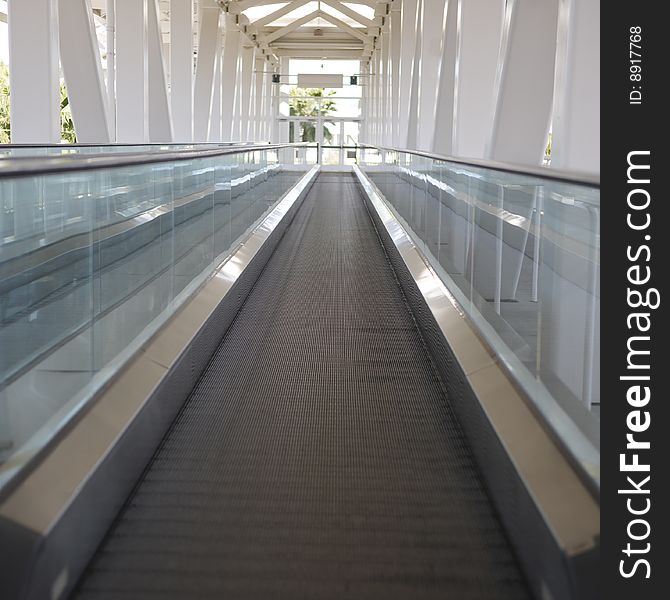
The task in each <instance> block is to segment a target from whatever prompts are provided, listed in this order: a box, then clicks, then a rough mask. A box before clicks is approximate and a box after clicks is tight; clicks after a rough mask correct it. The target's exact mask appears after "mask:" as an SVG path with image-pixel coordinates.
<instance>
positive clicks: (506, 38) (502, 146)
mask: <svg viewBox="0 0 670 600" xmlns="http://www.w3.org/2000/svg"><path fill="white" fill-rule="evenodd" d="M558 3H559V0H544V1H543V2H537V1H535V0H508V2H507V5H506V8H505V20H504V25H503V32H502V41H501V46H500V56H499V59H498V73H497V75H496V83H495V88H494V103H495V106H494V114H493V122H492V127H491V137H490V140H489V143H488V147H487V157H488V158H491V159H493V160H497V161H504V162H512V163H516V164H522V165H523V164H525V165H539V164H542V158H543V157H544V148H545V145H546V143H547V131H548V129H549V120H550V116H551V105H552V96H553V88H554V63H555V59H556V47H555V45H554V44H551V43H550V44H548V43H547V40H555V39H556V25H557V19H558Z"/></svg>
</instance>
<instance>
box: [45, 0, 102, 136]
mask: <svg viewBox="0 0 670 600" xmlns="http://www.w3.org/2000/svg"><path fill="white" fill-rule="evenodd" d="M58 24H59V30H60V31H59V33H60V60H61V65H62V67H63V75H64V76H65V83H66V85H67V93H68V98H69V101H70V106H71V108H72V120H73V121H74V127H75V131H76V132H77V141H79V142H84V143H87V142H91V143H103V144H108V143H109V142H110V141H111V139H110V133H109V120H108V118H107V98H106V91H105V86H104V83H103V80H102V66H101V64H100V52H99V51H98V39H97V38H96V35H95V26H94V25H93V11H92V10H91V1H90V0H59V2H58Z"/></svg>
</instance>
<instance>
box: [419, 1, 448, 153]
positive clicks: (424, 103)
mask: <svg viewBox="0 0 670 600" xmlns="http://www.w3.org/2000/svg"><path fill="white" fill-rule="evenodd" d="M446 9H447V2H446V0H423V10H422V22H421V67H420V79H419V85H420V88H419V107H418V115H419V118H418V132H417V141H416V145H417V148H418V149H419V150H427V151H430V150H432V149H433V139H434V138H435V111H436V106H437V89H438V82H439V74H440V62H441V59H442V37H443V35H444V30H443V26H444V12H445V11H446Z"/></svg>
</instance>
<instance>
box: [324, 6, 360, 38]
mask: <svg viewBox="0 0 670 600" xmlns="http://www.w3.org/2000/svg"><path fill="white" fill-rule="evenodd" d="M317 12H318V13H319V15H318V16H320V17H321V18H322V19H323V20H324V21H328V22H329V23H332V24H333V25H335V27H339V28H340V29H341V30H342V31H346V32H347V33H348V34H349V35H351V36H353V37H355V38H358V39H359V40H361V42H365V41H366V40H367V39H368V36H367V32H366V33H363V32H362V31H359V30H358V29H356V28H355V27H352V26H351V25H347V24H346V23H345V22H344V21H342V20H341V19H338V18H337V17H334V16H333V15H329V14H328V13H327V12H323V11H322V10H318V11H317Z"/></svg>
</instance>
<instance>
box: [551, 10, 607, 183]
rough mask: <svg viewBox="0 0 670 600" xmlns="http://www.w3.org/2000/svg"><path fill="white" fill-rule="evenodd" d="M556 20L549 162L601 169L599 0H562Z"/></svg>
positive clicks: (578, 168)
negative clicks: (554, 78)
mask: <svg viewBox="0 0 670 600" xmlns="http://www.w3.org/2000/svg"><path fill="white" fill-rule="evenodd" d="M559 11H560V12H559V19H558V36H557V39H558V44H557V48H556V81H555V84H554V110H553V124H552V143H551V166H552V167H557V168H561V169H570V170H575V171H586V172H590V173H599V172H600V2H599V0H578V1H577V0H563V1H562V2H561V3H560V8H559Z"/></svg>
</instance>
